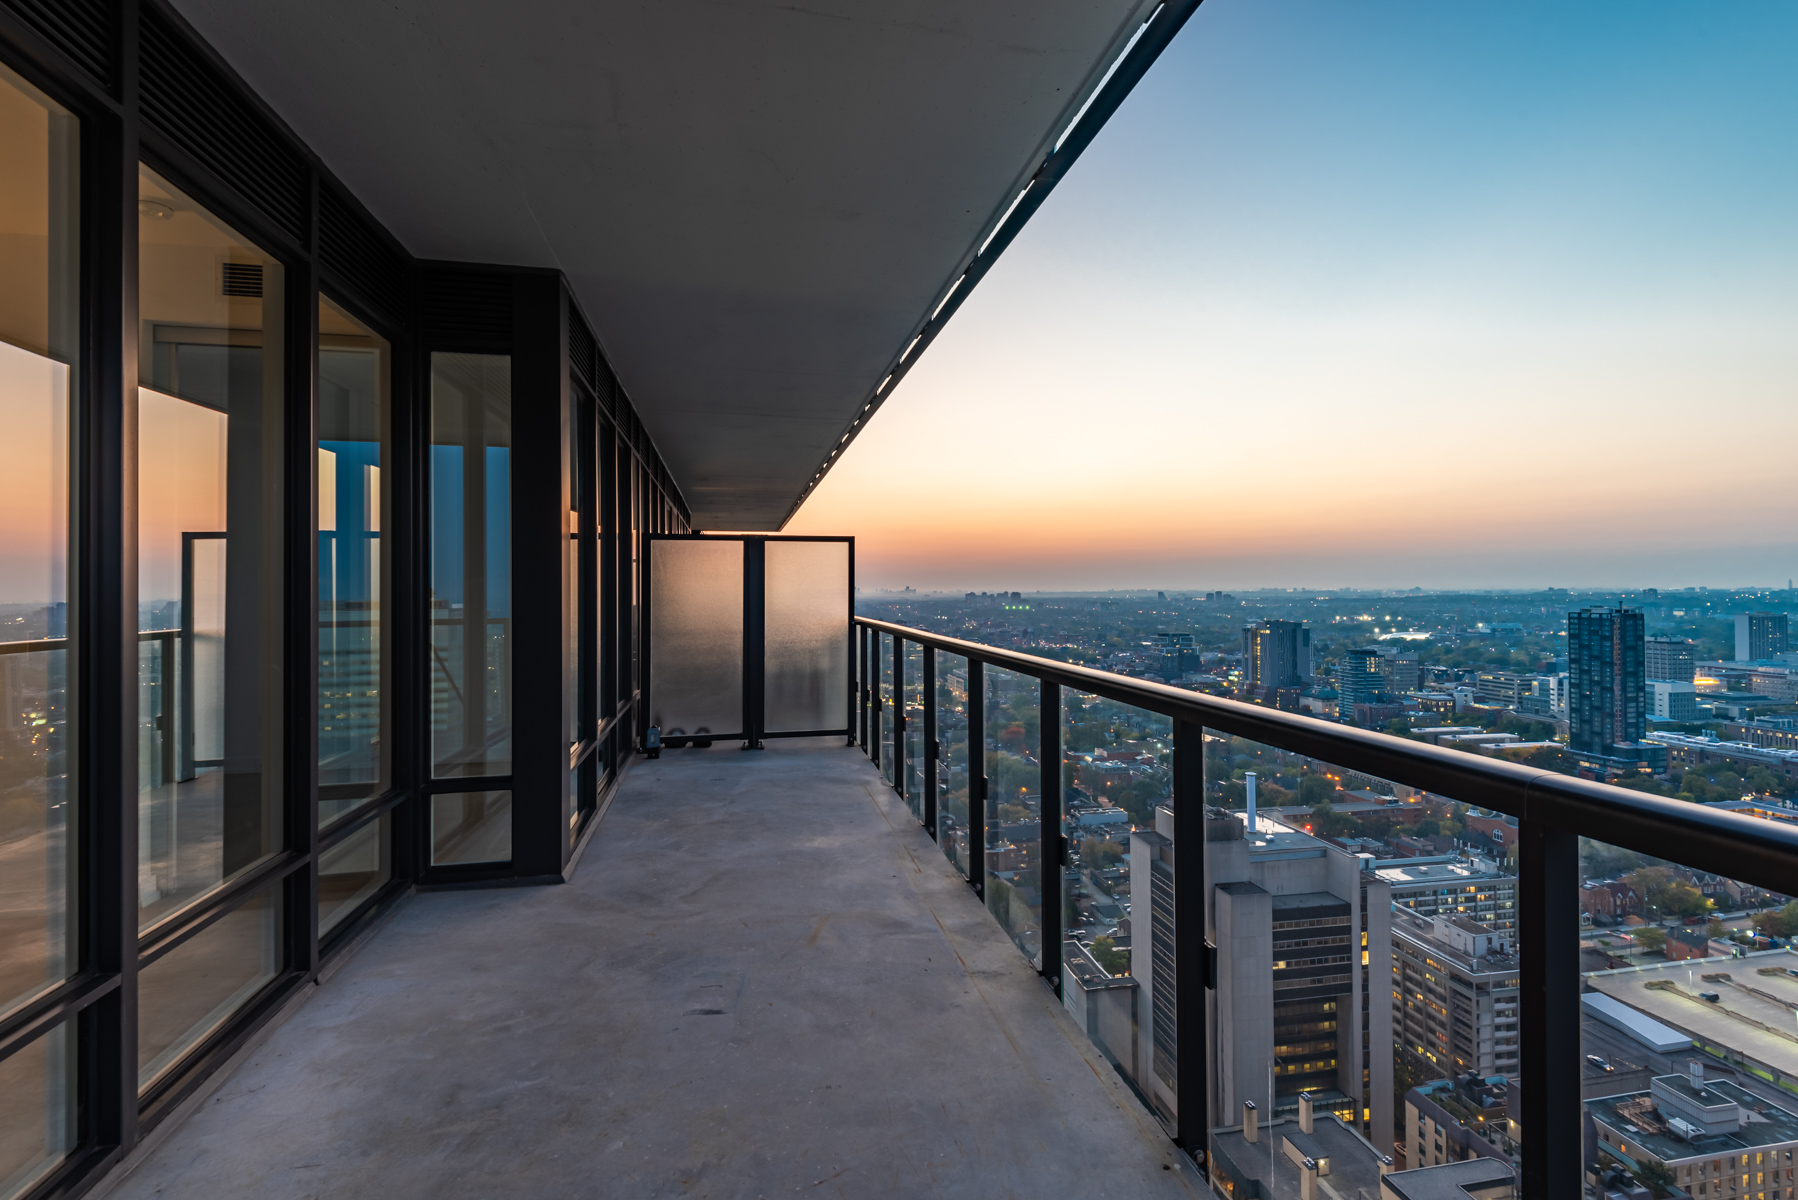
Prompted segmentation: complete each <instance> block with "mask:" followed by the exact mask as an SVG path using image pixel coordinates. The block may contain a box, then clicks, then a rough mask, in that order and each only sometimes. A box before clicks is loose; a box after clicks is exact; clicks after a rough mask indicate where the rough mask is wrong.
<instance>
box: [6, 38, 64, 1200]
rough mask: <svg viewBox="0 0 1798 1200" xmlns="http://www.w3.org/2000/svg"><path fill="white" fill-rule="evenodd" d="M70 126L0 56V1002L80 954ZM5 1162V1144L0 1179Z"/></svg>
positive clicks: (35, 986) (59, 972) (27, 992)
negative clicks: (72, 605)
mask: <svg viewBox="0 0 1798 1200" xmlns="http://www.w3.org/2000/svg"><path fill="white" fill-rule="evenodd" d="M76 135H77V126H76V122H75V119H74V118H73V117H72V116H70V115H69V114H68V113H66V112H64V111H63V110H62V109H60V108H58V107H57V106H56V105H55V104H53V103H51V102H50V101H49V100H48V99H47V98H46V97H44V96H42V95H40V94H39V93H38V92H37V91H36V90H35V89H34V88H32V87H30V86H29V85H28V84H26V83H24V82H23V81H22V80H20V79H18V78H17V77H16V76H14V75H12V74H11V73H10V72H8V71H7V70H5V69H4V68H0V430H3V431H4V433H5V436H4V437H3V438H0V1013H5V1012H7V1011H9V1010H11V1009H12V1008H14V1007H15V1006H16V1005H17V1004H19V1003H21V1002H23V1001H24V1000H27V999H29V998H30V997H31V996H33V995H35V994H37V993H39V992H42V991H43V990H44V989H45V988H47V987H50V986H52V985H54V984H55V983H57V982H58V981H59V980H61V979H63V978H64V977H65V976H67V975H69V974H71V973H72V972H73V971H74V970H75V968H76V965H77V962H76V940H75V935H76V926H77V922H76V909H75V903H76V896H77V894H78V893H77V890H76V888H77V875H76V861H77V860H76V857H75V854H76V849H77V839H76V836H75V833H76V830H75V825H76V822H75V816H76V814H75V810H74V805H73V799H74V796H75V791H74V787H73V783H74V780H73V776H72V774H71V772H72V770H73V765H74V760H73V757H72V756H71V753H70V751H71V749H72V746H71V733H72V730H71V728H70V725H69V715H70V713H71V711H72V709H71V701H72V700H73V699H74V696H73V693H72V690H71V688H70V682H71V681H70V672H69V667H70V662H69V660H70V657H71V652H72V643H71V640H70V634H71V633H72V632H73V630H74V623H73V622H71V621H70V619H69V617H70V613H69V599H70V597H69V586H68V584H69V550H70V528H69V495H70V491H69V489H70V483H71V469H70V468H71V460H70V457H69V448H70V437H69V433H70V425H69V422H70V406H69V398H70V394H71V393H70V387H71V382H72V375H73V367H72V365H71V364H72V363H74V362H75V360H76V350H77V344H78V340H79V339H78V330H79V322H78V320H77V308H76V299H77V296H78V290H77V275H76V267H77V263H76V249H77V239H76V233H77V229H78V225H79V223H78V220H77V212H76V203H77V195H76V182H77V172H76V164H77V161H78V156H77V149H78V147H77V144H76ZM0 1069H4V1066H3V1065H0ZM0 1127H3V1126H0ZM13 1169H14V1164H13V1163H12V1162H11V1161H10V1160H9V1159H8V1158H7V1157H6V1156H5V1152H0V1178H3V1177H5V1176H7V1175H8V1174H9V1173H10V1172H11V1171H12V1170H13ZM21 1169H22V1168H21ZM5 1194H7V1191H6V1187H5V1185H4V1184H0V1195H5Z"/></svg>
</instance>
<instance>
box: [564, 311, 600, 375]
mask: <svg viewBox="0 0 1798 1200" xmlns="http://www.w3.org/2000/svg"><path fill="white" fill-rule="evenodd" d="M598 358H599V344H598V343H597V342H595V341H594V340H593V332H592V331H591V330H590V329H588V328H587V323H586V322H585V321H583V320H581V318H580V314H579V313H577V312H576V311H575V310H574V305H572V304H570V305H569V306H568V365H569V366H570V367H571V368H573V370H574V373H575V374H576V375H577V376H579V377H580V378H581V380H582V381H584V382H585V383H586V384H587V386H588V387H598V386H599V372H598V371H597V370H596V369H595V368H596V367H597V366H598V361H597V360H598Z"/></svg>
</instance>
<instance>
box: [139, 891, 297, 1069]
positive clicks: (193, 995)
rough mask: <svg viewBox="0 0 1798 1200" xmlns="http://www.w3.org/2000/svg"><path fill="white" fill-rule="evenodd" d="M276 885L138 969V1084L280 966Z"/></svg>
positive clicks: (219, 1022)
mask: <svg viewBox="0 0 1798 1200" xmlns="http://www.w3.org/2000/svg"><path fill="white" fill-rule="evenodd" d="M281 887H282V885H281V884H280V883H274V884H270V885H269V886H268V887H267V888H264V889H263V890H262V891H260V892H258V893H257V894H256V895H254V896H252V897H251V898H250V899H248V900H246V901H245V902H244V903H242V904H240V905H238V906H237V907H236V908H235V909H233V910H232V911H230V912H228V913H226V914H225V915H224V916H222V917H220V918H219V919H218V920H217V921H214V922H213V923H212V924H211V925H208V926H207V927H206V928H205V929H203V930H201V931H200V932H199V933H196V934H195V935H194V936H193V937H191V938H189V939H188V940H187V941H185V942H182V943H181V944H180V945H179V946H177V947H175V948H174V949H173V950H170V951H169V952H168V953H167V954H165V955H163V956H162V957H161V958H159V959H157V960H156V961H155V962H153V963H151V964H150V965H149V966H147V967H144V968H143V969H142V970H140V971H139V972H138V974H137V1086H138V1089H139V1090H140V1091H142V1090H144V1089H146V1088H148V1087H150V1086H151V1085H152V1084H154V1083H155V1082H156V1081H157V1080H158V1079H159V1078H161V1077H162V1076H163V1075H164V1074H166V1073H167V1072H168V1071H169V1070H170V1069H171V1068H172V1067H174V1066H175V1065H176V1064H177V1063H178V1062H179V1061H180V1060H181V1058H182V1056H183V1055H185V1054H186V1053H187V1052H188V1051H189V1050H191V1049H193V1048H194V1047H195V1046H197V1045H198V1044H199V1043H200V1042H201V1041H203V1040H204V1039H205V1038H207V1037H208V1036H210V1035H211V1034H212V1033H214V1032H216V1031H217V1030H218V1029H219V1028H220V1027H221V1026H223V1025H224V1024H225V1022H226V1021H228V1020H230V1019H231V1016H232V1014H234V1013H236V1012H237V1010H238V1009H240V1008H242V1007H243V1006H244V1005H245V1004H246V1003H247V1002H248V1001H249V1000H250V999H251V998H252V997H254V996H255V995H256V993H257V992H259V991H261V990H262V988H263V986H264V985H265V984H267V983H268V982H269V981H270V980H271V979H273V978H274V977H275V976H276V975H277V974H279V973H280V970H281V966H282V955H281V943H280V931H281Z"/></svg>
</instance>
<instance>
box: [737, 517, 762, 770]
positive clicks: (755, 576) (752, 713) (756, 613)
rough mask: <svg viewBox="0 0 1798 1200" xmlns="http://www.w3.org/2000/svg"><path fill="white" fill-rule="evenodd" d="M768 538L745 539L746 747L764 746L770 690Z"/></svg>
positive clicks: (744, 660) (744, 672) (744, 664)
mask: <svg viewBox="0 0 1798 1200" xmlns="http://www.w3.org/2000/svg"><path fill="white" fill-rule="evenodd" d="M767 580H768V542H767V539H766V538H756V537H749V538H744V539H743V748H744V749H745V750H760V749H761V748H762V726H763V724H765V723H766V712H765V706H766V702H767V694H766V690H765V687H764V682H763V681H764V678H765V668H766V657H765V656H766V654H767V630H766V628H765V623H766V621H767V605H766V600H767V595H766V592H767Z"/></svg>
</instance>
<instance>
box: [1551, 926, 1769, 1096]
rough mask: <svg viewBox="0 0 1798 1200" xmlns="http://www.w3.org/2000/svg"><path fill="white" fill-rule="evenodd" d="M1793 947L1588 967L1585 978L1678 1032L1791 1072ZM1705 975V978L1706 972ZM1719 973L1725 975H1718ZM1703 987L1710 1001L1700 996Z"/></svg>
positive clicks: (1604, 991)
mask: <svg viewBox="0 0 1798 1200" xmlns="http://www.w3.org/2000/svg"><path fill="white" fill-rule="evenodd" d="M1795 970H1798V953H1795V952H1793V951H1791V950H1763V951H1760V952H1758V953H1753V954H1747V955H1744V956H1742V957H1741V958H1696V959H1686V960H1685V961H1683V962H1664V963H1656V964H1654V965H1652V966H1643V967H1622V968H1619V969H1617V970H1614V971H1594V972H1592V973H1591V974H1589V975H1587V976H1586V977H1585V979H1586V982H1587V983H1588V984H1589V985H1590V986H1591V987H1593V988H1594V989H1596V990H1597V991H1600V992H1603V993H1604V994H1605V995H1607V996H1611V997H1614V998H1615V999H1617V1000H1620V1001H1622V1002H1623V1003H1624V1004H1627V1005H1629V1006H1630V1007H1631V1008H1634V1009H1636V1010H1637V1011H1639V1012H1643V1013H1646V1014H1647V1015H1648V1016H1650V1017H1652V1018H1654V1019H1655V1020H1656V1021H1660V1022H1662V1023H1663V1024H1666V1025H1670V1026H1672V1027H1673V1028H1674V1029H1676V1030H1678V1031H1679V1032H1680V1033H1682V1034H1687V1035H1690V1036H1692V1037H1695V1038H1697V1039H1699V1040H1701V1041H1703V1042H1706V1043H1709V1044H1711V1045H1715V1046H1725V1047H1728V1048H1729V1049H1731V1050H1734V1051H1736V1052H1737V1053H1738V1054H1741V1055H1744V1056H1746V1057H1748V1058H1750V1059H1753V1060H1755V1061H1757V1062H1761V1063H1764V1064H1766V1065H1768V1066H1771V1067H1774V1068H1776V1069H1778V1070H1780V1071H1782V1072H1785V1073H1786V1074H1798V1041H1794V1040H1793V1038H1792V1036H1791V1034H1790V1033H1789V1032H1788V1031H1789V1030H1791V1029H1792V1027H1793V1026H1792V1011H1793V1010H1792V1008H1791V1007H1788V1006H1789V1005H1798V977H1794V976H1792V975H1791V974H1790V972H1791V971H1795ZM1706 976H1712V977H1713V978H1710V979H1707V978H1706ZM1721 976H1727V977H1728V978H1727V979H1724V978H1720V977H1721ZM1705 992H1709V993H1711V994H1713V995H1715V996H1716V997H1717V999H1716V1000H1715V1001H1710V1000H1705V999H1703V998H1702V995H1701V993H1705Z"/></svg>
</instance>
